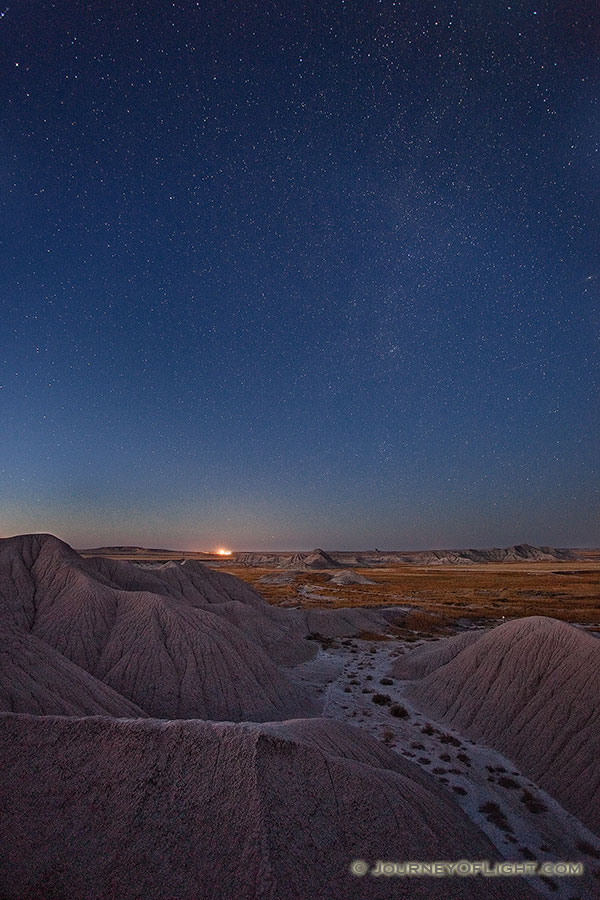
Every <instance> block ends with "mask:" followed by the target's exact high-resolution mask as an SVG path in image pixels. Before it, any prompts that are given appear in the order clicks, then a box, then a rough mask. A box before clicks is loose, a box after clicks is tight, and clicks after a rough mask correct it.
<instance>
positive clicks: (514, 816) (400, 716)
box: [294, 639, 600, 900]
mask: <svg viewBox="0 0 600 900" xmlns="http://www.w3.org/2000/svg"><path fill="white" fill-rule="evenodd" d="M415 646H417V645H416V644H414V643H413V644H408V643H405V642H401V641H397V640H390V641H377V642H369V641H362V640H358V639H345V640H342V641H340V642H338V646H337V647H328V648H325V649H320V650H319V652H318V654H317V656H316V658H315V659H314V660H312V661H311V662H309V663H305V664H304V665H302V666H299V667H297V668H296V669H294V672H295V674H297V675H298V677H300V678H301V679H302V680H303V681H306V682H308V683H310V684H312V685H313V686H314V687H315V689H316V691H317V692H319V693H320V694H321V695H322V697H323V703H324V706H323V715H324V716H326V717H331V718H335V719H341V720H344V721H347V722H349V723H350V724H353V725H356V726H358V727H360V728H365V729H366V730H367V731H368V732H369V733H370V734H372V735H374V736H375V737H376V738H378V739H379V740H382V741H383V742H384V743H385V744H387V746H389V747H391V748H393V749H394V750H395V751H396V752H397V753H399V754H400V755H401V756H403V757H405V758H406V759H409V760H410V761H411V762H413V763H415V764H416V765H418V766H420V767H422V768H423V769H424V770H425V771H427V772H429V773H430V775H432V776H433V777H434V778H436V779H437V780H438V781H439V782H440V784H442V785H444V786H445V789H447V790H449V791H451V792H452V794H453V795H454V798H455V800H456V802H457V803H458V804H459V806H461V807H462V809H463V810H464V811H465V812H466V814H467V815H468V816H469V818H470V819H471V820H472V821H473V822H475V823H476V824H477V825H478V827H479V828H481V830H482V831H484V832H485V834H486V835H487V836H488V837H489V839H490V840H491V841H492V843H493V844H494V845H495V846H496V847H497V848H498V850H499V851H500V852H501V853H502V854H503V856H504V857H505V858H506V859H510V860H518V859H526V860H536V861H539V862H543V861H568V862H583V864H584V867H585V872H586V874H585V875H584V876H583V877H565V878H553V879H541V878H536V879H535V881H534V882H533V883H534V884H535V887H536V888H537V890H539V891H540V892H541V893H542V894H543V895H544V896H546V897H549V898H550V897H552V898H556V900H577V898H581V900H583V898H592V897H598V896H600V881H599V879H598V877H597V876H595V875H594V873H595V872H598V873H599V874H600V840H599V839H598V838H597V837H596V836H595V835H594V834H593V833H592V832H590V831H589V830H588V829H587V828H586V827H585V826H584V825H582V824H581V822H579V820H578V819H577V818H575V817H574V816H573V815H571V814H570V813H568V812H567V811H566V810H565V809H563V807H562V806H561V805H560V804H559V803H558V802H557V801H556V800H554V799H553V798H552V797H550V796H549V795H548V794H546V793H545V792H544V791H542V790H541V789H540V788H538V787H537V785H535V784H534V783H533V782H532V781H531V780H530V779H528V778H527V777H526V776H525V775H523V774H522V773H521V772H519V770H518V769H517V767H516V766H515V765H514V764H513V763H512V762H511V761H510V760H508V759H506V758H505V757H504V756H502V755H501V754H500V753H498V752H496V751H495V750H491V749H489V748H488V747H484V746H480V745H478V744H475V743H474V742H473V741H471V740H468V739H466V738H464V737H463V736H462V735H460V734H459V733H458V732H456V731H453V730H452V729H449V728H447V727H446V726H445V725H442V724H439V723H437V722H435V721H434V720H432V719H431V718H430V717H427V716H425V715H424V714H422V713H421V712H420V711H419V710H418V709H416V708H415V707H414V706H413V705H412V704H411V703H410V702H409V701H408V700H407V699H406V697H405V687H406V684H407V683H406V682H402V681H399V680H397V679H393V678H391V676H390V670H391V668H392V663H393V661H394V659H395V658H396V657H397V656H398V655H400V654H403V653H404V652H406V651H407V650H409V649H412V648H414V647H415ZM459 856H460V852H459ZM457 858H458V857H457Z"/></svg>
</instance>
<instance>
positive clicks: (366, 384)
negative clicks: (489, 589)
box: [0, 0, 600, 549]
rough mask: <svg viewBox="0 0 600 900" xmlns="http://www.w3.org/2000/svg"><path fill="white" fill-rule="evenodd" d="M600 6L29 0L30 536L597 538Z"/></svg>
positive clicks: (5, 451) (261, 542)
mask: <svg viewBox="0 0 600 900" xmlns="http://www.w3.org/2000/svg"><path fill="white" fill-rule="evenodd" d="M598 22H599V19H598V15H597V9H595V7H594V6H593V5H591V4H585V3H578V2H575V3H570V4H567V3H560V4H556V3H554V2H552V3H534V2H521V0H512V2H499V0H491V2H487V3H482V2H480V0H477V2H475V0H472V2H437V3H431V2H423V0H418V2H417V0H414V2H402V0H396V2H395V0H381V2H378V0H368V2H365V0H335V2H332V0H324V2H321V3H310V4H309V3H307V2H304V3H300V2H287V0H279V2H269V0H261V2H260V3H255V2H251V0H250V2H237V0H233V2H216V0H209V2H201V3H195V2H185V0H184V2H178V3H173V4H170V3H164V2H158V0H152V2H143V3H142V2H139V3H131V2H127V0H125V2H124V0H119V2H114V0H102V2H100V0H98V2H96V3H88V2H78V3H72V2H60V3H58V2H57V3H42V2H31V0H22V2H13V3H12V4H11V5H10V6H9V8H8V10H7V12H6V14H5V15H4V16H3V17H2V18H1V19H0V46H1V59H0V78H1V85H2V90H1V91H0V115H1V119H0V212H1V216H2V218H1V222H2V226H1V228H0V255H1V266H0V291H1V293H0V296H1V306H2V328H1V329H0V416H1V422H2V425H1V431H0V515H1V519H2V521H1V530H2V533H3V534H10V533H15V532H21V531H41V530H44V531H46V530H48V531H52V532H54V533H56V534H59V536H61V537H63V538H64V539H66V540H68V541H69V542H71V543H72V544H74V545H76V546H90V545H97V544H105V543H111V544H117V543H139V544H146V545H153V546H165V545H167V546H174V547H179V548H183V549H209V548H211V547H214V546H215V545H218V544H224V545H229V546H232V547H234V548H236V549H242V548H256V549H262V548H284V547H285V548H310V547H313V546H315V545H320V546H326V547H329V548H339V549H342V548H354V549H356V548H361V547H362V548H366V547H372V546H375V545H376V546H378V547H388V548H391V547H394V548H418V547H439V546H446V547H451V546H465V545H471V546H485V545H492V544H508V543H513V542H515V541H522V540H528V541H531V542H533V543H549V544H557V545H560V546H566V545H571V546H577V545H580V546H581V545H593V544H596V545H598V544H600V517H599V515H598V508H599V492H598V486H599V481H598V469H599V466H598V460H599V458H600V454H599V449H600V447H599V436H600V428H599V424H600V422H599V420H600V415H599V403H598V381H599V379H598V372H599V356H600V354H599V352H598V347H599V345H598V338H599V333H600V311H599V310H600V306H599V300H600V256H599V252H598V250H599V245H600V244H599V238H600V206H599V201H600V192H599V186H600V181H599V165H598V163H599V153H598V146H599V135H600V116H599V112H600V102H599V101H600V63H599V56H598V53H599V49H600V34H599V29H598ZM594 28H595V32H594Z"/></svg>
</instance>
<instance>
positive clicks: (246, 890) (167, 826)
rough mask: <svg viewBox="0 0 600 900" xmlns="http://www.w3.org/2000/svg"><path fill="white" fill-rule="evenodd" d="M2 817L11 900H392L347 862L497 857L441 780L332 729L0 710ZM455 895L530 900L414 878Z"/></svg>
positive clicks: (505, 882) (491, 884) (415, 894)
mask: <svg viewBox="0 0 600 900" xmlns="http://www.w3.org/2000/svg"><path fill="white" fill-rule="evenodd" d="M0 809H2V815H1V816H0V844H1V845H2V847H3V848H4V849H5V852H3V853H2V854H1V855H0V883H1V884H2V897H3V900H21V898H24V897H26V898H27V900H48V898H52V900H73V898H76V897H77V898H85V900H88V898H90V900H91V898H92V897H93V900H114V898H117V897H118V898H119V900H140V898H142V897H143V898H144V900H166V898H169V900H173V898H177V900H232V898H238V900H259V898H260V900H306V898H309V897H310V898H315V900H341V898H348V900H351V898H354V900H370V898H382V900H383V898H388V897H390V896H400V894H399V893H398V890H397V888H398V887H399V885H398V884H394V885H391V884H390V880H388V879H382V878H379V879H377V878H372V877H371V878H369V877H365V878H356V877H353V876H352V875H350V873H349V865H350V862H351V860H353V859H356V858H357V857H358V858H361V859H365V860H367V861H371V862H374V861H375V860H377V859H398V858H400V859H403V860H411V859H426V860H437V859H455V858H456V856H457V852H459V855H460V857H462V858H465V857H466V858H468V859H490V860H491V859H497V858H498V857H497V853H496V851H495V849H494V848H493V846H492V845H491V844H490V843H489V842H488V840H487V839H486V838H485V837H484V836H483V835H482V834H481V832H479V830H478V829H477V828H476V827H475V826H474V825H473V824H472V823H471V822H470V821H469V819H468V818H467V817H466V816H465V814H464V813H463V812H462V811H461V810H460V809H459V808H458V807H457V806H456V804H455V803H454V802H453V800H452V799H451V797H450V795H448V794H446V792H445V791H443V790H442V791H441V790H440V788H439V786H437V785H436V784H435V783H434V781H433V779H431V778H430V777H429V776H427V775H425V774H423V773H421V772H420V771H419V770H418V769H417V768H416V767H414V766H413V765H411V764H410V763H408V762H406V761H404V760H402V759H401V758H400V757H398V756H397V755H396V754H394V753H391V752H390V751H387V750H386V749H385V748H383V747H382V745H381V744H379V743H377V742H375V741H374V740H373V739H371V738H369V737H367V736H366V735H365V734H363V733H361V732H359V731H357V730H355V729H351V728H349V727H348V726H344V725H342V724H340V723H337V722H333V721H328V720H305V721H294V722H291V723H277V724H274V725H256V724H253V725H250V724H237V725H234V724H226V723H214V722H210V723H208V722H200V721H175V722H164V721H163V722H159V721H156V720H148V719H145V720H144V719H139V720H136V721H123V720H111V719H108V718H85V719H73V718H52V717H48V718H38V717H34V716H17V715H12V716H7V715H0ZM457 848H460V849H459V851H457ZM449 886H450V887H451V890H452V897H453V898H456V900H476V898H477V900H478V898H481V897H482V896H485V897H486V898H490V900H494V898H506V900H509V898H510V900H520V898H522V900H525V898H532V897H534V896H536V893H535V891H534V889H531V888H528V887H526V886H523V884H522V882H521V881H519V882H518V883H515V879H487V880H486V882H485V884H484V885H482V882H481V880H480V879H475V878H453V879H451V883H449V881H448V879H442V880H438V879H432V878H427V879H425V878H422V879H411V884H410V896H411V898H425V897H426V898H430V900H447V897H448V896H449V894H448V890H449ZM390 888H392V890H393V893H390ZM482 891H484V893H482Z"/></svg>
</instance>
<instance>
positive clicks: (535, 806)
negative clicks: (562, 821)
mask: <svg viewBox="0 0 600 900" xmlns="http://www.w3.org/2000/svg"><path fill="white" fill-rule="evenodd" d="M521 803H524V804H525V806H526V807H527V809H528V810H529V812H530V813H534V815H539V813H544V812H547V811H548V807H547V806H546V804H545V803H543V802H542V801H541V800H540V799H539V798H537V797H534V796H533V794H531V793H530V792H529V791H528V790H527V788H523V793H522V794H521Z"/></svg>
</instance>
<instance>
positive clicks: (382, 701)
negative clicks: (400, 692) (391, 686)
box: [371, 694, 392, 706]
mask: <svg viewBox="0 0 600 900" xmlns="http://www.w3.org/2000/svg"><path fill="white" fill-rule="evenodd" d="M371 700H372V701H373V703H377V705H378V706H387V705H388V704H389V703H391V702H392V698H391V697H390V696H389V695H388V694H373V696H372V697H371Z"/></svg>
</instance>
